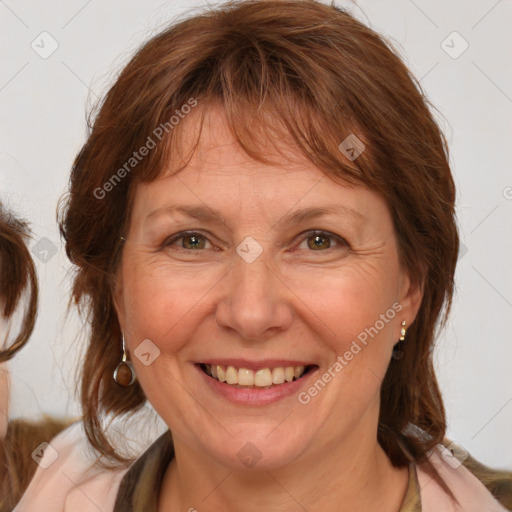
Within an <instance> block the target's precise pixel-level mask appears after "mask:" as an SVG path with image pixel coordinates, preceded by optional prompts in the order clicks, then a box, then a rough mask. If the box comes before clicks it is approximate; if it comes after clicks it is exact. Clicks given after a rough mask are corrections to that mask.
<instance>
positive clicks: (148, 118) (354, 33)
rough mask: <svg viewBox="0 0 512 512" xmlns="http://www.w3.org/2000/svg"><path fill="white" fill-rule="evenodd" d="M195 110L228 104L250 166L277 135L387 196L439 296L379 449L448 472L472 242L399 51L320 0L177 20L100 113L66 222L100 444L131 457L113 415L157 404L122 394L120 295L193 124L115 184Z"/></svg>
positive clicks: (389, 401) (397, 373) (394, 374)
mask: <svg viewBox="0 0 512 512" xmlns="http://www.w3.org/2000/svg"><path fill="white" fill-rule="evenodd" d="M192 101H197V107H196V108H197V109H201V112H202V114H201V115H202V119H204V113H205V111H206V109H207V108H209V107H211V106H214V105H215V106H221V108H222V110H223V111H224V112H225V115H226V118H227V120H228V123H229V126H230V128H231V130H232V131H233V134H234V136H235V137H236V140H237V141H238V142H239V143H240V145H241V147H242V148H243V149H244V150H245V151H246V153H247V154H248V155H249V156H250V157H252V158H254V159H256V160H258V161H261V162H268V161H269V160H268V158H267V156H266V155H265V154H264V153H265V150H264V148H265V147H266V146H265V142H267V143H268V142H269V141H272V140H278V141H283V140H285V141H287V142H288V144H289V145H296V146H297V147H298V148H299V149H300V151H301V154H302V155H304V156H305V157H306V158H308V159H309V160H310V161H311V162H312V163H313V164H314V165H316V166H318V167H319V168H320V169H321V170H322V171H323V172H324V173H326V174H327V175H329V176H331V177H333V178H335V179H337V180H338V181H339V182H342V183H345V184H347V183H349V184H354V185H362V186H365V187H368V188H370V189H372V190H374V191H377V192H378V193H380V194H381V195H382V197H383V198H384V199H385V200H386V202H387V205H388V207H389V209H390V212H391V215H392V219H393V222H394V227H395V233H396V237H397V242H398V248H399V257H400V262H401V265H402V266H403V268H405V269H406V270H407V271H408V273H409V276H410V278H411V280H412V281H413V282H415V283H419V284H421V286H422V288H423V300H422V303H421V307H420V310H419V312H418V315H417V317H416V319H415V321H414V323H413V324H412V325H410V326H409V329H408V331H407V336H408V341H407V344H406V346H404V347H403V357H401V358H400V359H395V358H392V359H391V362H390V364H389V367H388V370H387V373H386V375H385V378H384V380H383V383H382V388H381V409H380V417H379V427H378V442H379V443H380V445H381V446H382V448H383V449H384V451H385V452H386V453H387V455H388V456H389V458H390V460H391V461H392V463H393V465H395V466H399V467H400V466H405V465H407V464H408V463H409V460H408V459H407V457H406V455H404V452H403V450H402V449H401V448H400V446H401V444H405V446H406V447H407V449H408V451H409V452H410V455H411V456H412V457H413V458H414V460H415V461H417V462H426V463H427V467H429V468H430V471H431V472H432V474H433V475H434V477H435V478H436V479H437V478H438V477H437V472H436V471H435V469H434V467H433V466H432V465H431V464H430V463H429V462H428V459H427V458H426V454H427V452H428V451H429V450H430V449H432V448H433V447H434V446H435V445H437V444H440V443H442V441H443V438H444V436H445V431H446V416H445V409H444V406H443V401H442V397H441V393H440V390H439V386H438V383H437V379H436V375H435V372H434V366H433V360H432V353H433V346H434V342H435V339H436V336H437V333H438V329H439V328H441V327H442V326H443V325H444V323H445V322H446V317H447V315H448V313H449V310H450V306H451V300H452V294H453V290H454V272H455V267H456V262H457V255H458V249H459V238H458V232H457V226H456V219H455V209H454V203H455V186H454V181H453V178H452V175H451V172H450V167H449V161H448V160H449V159H448V150H447V145H446V141H445V138H444V136H443V134H442V133H441V131H440V129H439V127H438V125H437V123H436V122H435V120H434V119H433V116H432V113H431V111H430V104H429V102H428V100H427V99H426V98H425V95H424V93H423V92H422V90H421V87H420V85H419V83H418V81H417V80H415V78H414V77H412V76H411V74H410V72H409V70H408V69H407V67H406V66H405V65H404V63H403V62H402V60H401V59H400V57H398V56H397V54H396V53H395V51H394V50H393V49H392V47H391V46H390V44H389V43H388V42H386V40H385V39H383V38H382V37H381V36H380V35H378V34H377V33H375V32H374V31H373V30H371V29H369V28H368V27H366V26H365V25H363V24H362V23H360V22H359V21H357V20H356V19H355V18H354V17H353V16H351V15H350V14H348V13H347V12H345V11H344V10H343V9H341V8H339V7H336V6H335V5H334V4H333V5H325V4H322V3H319V2H317V1H314V0H304V1H289V0H276V1H273V0H271V1H257V0H255V1H253V0H249V1H232V2H228V3H226V4H223V5H221V6H220V7H219V6H216V7H215V8H207V9H205V10H204V11H203V12H201V13H199V14H195V15H194V16H193V17H191V18H189V19H184V20H181V21H178V22H176V23H174V24H173V25H171V26H169V27H168V28H166V29H165V30H164V31H163V32H161V33H159V34H158V35H156V36H154V37H153V38H152V39H151V40H149V41H148V42H147V43H146V44H144V45H143V46H142V47H141V48H140V49H139V50H138V51H137V53H136V54H135V56H134V57H133V58H132V59H131V61H130V62H129V63H128V65H127V66H126V67H125V68H124V69H123V71H122V72H121V73H120V75H119V77H118V78H117V80H116V82H115V83H114V85H113V86H112V87H111V89H110V90H109V91H108V93H107V95H106V97H105V98H104V99H103V101H102V102H101V105H99V110H98V111H97V112H95V113H94V116H93V114H91V116H90V118H89V127H90V133H89V136H88V139H87V141H86V143H85V145H84V146H83V148H82V149H81V151H80V152H79V154H78V155H77V157H76V159H75V162H74V165H73V169H72V173H71V178H70V185H69V187H70V188H69V194H68V195H67V196H66V197H63V198H62V202H61V205H60V211H59V215H58V216H59V225H60V230H61V235H62V236H63V238H64V239H65V242H66V252H67V255H68V257H69V258H70V260H71V262H72V263H74V264H75V265H76V267H77V271H76V276H75V279H74V286H73V291H72V298H71V300H72V301H74V302H75V304H76V305H77V306H78V307H79V308H80V310H82V311H83V310H85V311H86V312H87V313H88V318H89V319H90V323H91V333H90V339H89V343H88V349H87V354H86V357H85V361H84V364H83V369H82V376H81V378H82V381H81V402H82V407H83V413H84V423H85V430H86V433H87V436H88V438H89V440H90V442H91V443H92V445H93V446H94V447H95V448H97V449H98V450H99V451H100V452H101V453H102V454H104V455H105V456H106V457H107V458H108V459H115V460H117V461H118V462H126V461H125V459H123V458H122V457H121V456H120V455H119V453H117V452H116V450H115V448H114V447H113V446H112V445H111V443H110V442H109V440H108V438H107V435H106V433H105V432H104V430H102V426H101V425H102V418H103V417H104V416H105V415H114V416H115V415H122V414H125V413H128V412H132V411H135V410H137V409H138V408H140V407H141V406H142V405H143V404H144V402H145V396H144V393H143V390H142V389H141V387H140V385H139V384H138V383H137V382H136V383H135V384H134V385H133V386H131V387H130V388H126V389H123V391H122V392H120V388H119V386H118V384H116V383H115V382H114V380H113V379H112V374H113V371H114V369H115V368H116V366H117V364H118V363H119V360H120V356H121V331H120V326H119V323H118V319H117V316H116V311H115V308H114V304H113V290H114V286H115V276H116V269H117V268H118V265H119V263H120V259H121V257H122V240H121V237H122V236H123V234H124V233H125V230H126V229H127V226H128V225H129V222H130V211H131V202H132V199H133V194H134V189H135V187H136V186H137V183H139V182H150V181H153V180H155V179H156V178H157V177H159V175H161V174H162V172H163V170H164V169H165V168H166V165H167V164H168V159H169V156H171V157H172V158H173V160H174V159H176V160H177V157H176V155H177V154H179V147H180V144H179V136H180V130H181V127H180V125H179V124H178V125H176V126H175V127H173V129H171V130H166V131H168V133H166V134H165V138H164V139H163V140H162V142H161V143H158V144H157V145H156V147H155V148H154V149H152V150H151V151H149V153H148V154H147V156H146V157H145V158H144V159H141V160H140V161H139V162H138V164H137V165H136V166H134V167H133V168H132V169H131V170H130V172H128V173H124V174H125V175H124V176H123V177H122V179H117V180H116V183H115V184H114V186H111V187H110V189H111V190H109V192H108V194H106V193H105V192H104V189H103V187H104V184H105V183H107V182H109V180H111V179H112V177H113V176H114V175H115V173H116V172H117V170H118V169H120V168H121V167H122V166H123V164H125V163H126V162H127V160H128V159H129V158H130V157H131V156H132V153H133V151H134V150H136V149H138V148H139V147H141V146H143V145H144V144H146V142H147V139H148V136H150V135H151V134H152V133H153V131H154V130H155V128H157V127H158V126H160V125H162V124H165V123H168V121H169V119H170V118H171V116H172V115H174V114H175V111H176V110H177V109H179V108H180V107H181V106H182V105H185V104H187V103H188V102H192ZM190 104H192V103H190ZM350 134H355V135H356V136H357V137H358V138H359V139H361V140H362V141H363V142H364V144H365V146H366V150H365V151H364V152H363V153H362V154H361V155H360V156H359V157H358V158H357V159H355V160H354V161H349V160H348V159H347V157H346V155H344V154H343V153H342V152H341V151H340V149H339V145H340V143H341V142H342V141H343V140H344V139H345V138H346V137H347V136H348V135H350ZM199 136H200V130H199V131H198V140H199ZM195 147H197V143H196V146H194V149H195ZM276 149H277V148H276ZM185 165H186V162H185V163H184V165H183V166H182V167H180V168H183V167H184V166H185ZM178 170H179V169H178ZM440 483H441V485H443V487H445V489H446V486H445V485H444V483H443V482H440ZM448 492H450V491H449V490H448ZM450 494H451V493H450Z"/></svg>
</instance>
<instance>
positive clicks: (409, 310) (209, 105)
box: [17, 1, 506, 512]
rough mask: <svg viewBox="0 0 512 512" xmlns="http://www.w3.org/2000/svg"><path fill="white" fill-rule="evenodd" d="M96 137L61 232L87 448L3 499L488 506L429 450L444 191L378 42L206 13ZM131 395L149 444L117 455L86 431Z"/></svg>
mask: <svg viewBox="0 0 512 512" xmlns="http://www.w3.org/2000/svg"><path fill="white" fill-rule="evenodd" d="M91 128H92V129H91V133H90V136H89V138H88V140H87V142H86V144H85V145H84V147H83V148H82V150H81V151H80V153H79V155H78V156H77V158H76V160H75V163H74V167H73V171H72V175H71V182H70V191H69V197H68V198H67V201H66V203H65V208H64V209H63V210H62V212H61V217H60V225H61V232H62V235H63V236H64V238H65V241H66V250H67V254H68V256H69V258H70V259H71V261H72V262H73V263H74V264H75V265H76V266H77V271H78V272H77V275H76V278H75V281H74V288H73V297H74V300H75V302H76V303H77V304H78V305H79V306H81V307H82V308H83V309H84V311H85V312H87V313H88V314H89V318H90V322H91V335H90V340H89V347H88V352H87V355H86V358H85V361H84V366H83V379H82V406H83V409H84V421H83V426H84V430H85V433H86V435H87V438H88V440H89V442H90V443H91V445H92V446H93V447H94V448H95V449H96V451H97V454H98V456H99V457H101V460H99V461H98V462H97V463H95V464H93V463H92V462H91V461H90V460H88V459H86V457H85V456H84V455H83V447H80V448H77V447H76V446H75V442H76V441H77V440H79V439H80V434H79V433H77V432H76V431H73V433H71V434H70V433H69V432H67V433H65V435H63V436H60V437H58V438H56V439H55V440H54V441H52V443H51V444H52V450H51V452H50V453H49V455H48V457H52V458H53V461H52V463H51V464H43V466H46V467H45V468H44V469H41V468H40V469H38V471H37V473H36V476H35V477H34V480H33V481H32V483H31V486H30V487H29V489H28V491H27V493H26V495H25V496H24V498H23V499H22V500H21V502H20V504H19V506H18V508H17V510H19V511H25V510H32V509H34V510H35V509H36V507H37V510H46V509H47V510H68V509H69V510H71V509H73V510H75V509H77V510H97V509H98V508H99V509H100V510H104V511H109V510H115V511H129V510H145V511H156V510H159V511H160V510H189V511H191V510H200V511H201V510H219V509H221V510H230V511H231V510H233V511H235V510H240V509H242V508H243V509H244V510H260V509H262V508H263V509H267V510H273V511H280V510H286V511H289V510H310V511H314V510H333V511H334V510H336V511H339V510H375V509H378V510H381V511H389V512H391V511H393V512H396V511H400V512H406V511H413V510H414V511H417V510H421V511H423V512H430V511H438V510H443V511H444V510H465V511H466V510H475V511H477V510H478V511H481V510H489V511H500V510H505V508H504V507H503V505H501V504H500V502H499V501H498V499H496V498H499V499H501V500H502V501H504V500H505V499H506V498H504V493H501V495H499V496H498V494H499V493H498V492H496V491H495V489H496V485H495V484H493V485H494V487H493V485H491V484H489V485H488V488H486V487H485V486H484V485H483V483H482V482H480V481H479V480H478V479H477V478H476V477H475V476H474V475H473V474H472V473H471V471H469V470H468V469H466V468H465V467H464V465H461V463H462V462H465V463H466V464H467V465H468V464H469V461H470V458H467V457H466V454H465V453H464V452H461V450H457V449H454V447H453V446H450V448H452V450H453V451H454V453H455V454H454V455H452V453H451V450H447V449H445V448H444V447H443V441H445V444H446V445H450V444H451V443H450V442H449V441H447V440H445V439H444V436H445V431H446V419H445V412H444V407H443V402H442V398H441V394H440V391H439V388H438V385H437V382H436V378H435V374H434V369H433V365H432V347H433V344H434V337H435V336H434V335H435V328H436V325H437V323H438V322H439V323H441V324H442V323H443V322H444V320H445V319H446V315H447V314H448V311H449V308H450V303H451V297H452V292H453V276H454V271H455V265H456V260H457V254H458V247H459V242H458V234H457V228H456V223H455V217H454V199H455V188H454V183H453V179H452V176H451V173H450V169H449V165H448V156H447V149H446V144H445V140H444V138H443V136H442V134H441V133H440V130H439V128H438V126H437V125H436V123H435V122H434V120H433V119H432V116H431V114H430V112H429V109H428V104H427V101H426V100H425V98H424V96H423V95H422V93H421V90H420V88H419V85H418V84H417V83H416V82H415V81H414V80H413V79H412V78H411V77H410V74H409V72H408V70H407V68H406V67H405V66H404V64H403V63H402V62H401V60H400V59H399V58H398V57H397V56H396V55H395V54H394V53H393V52H392V51H391V50H390V48H389V47H388V45H387V44H386V43H385V42H384V41H383V40H382V38H381V37H379V36H378V35H377V34H375V33H374V32H373V31H371V30H370V29H368V28H367V27H365V26H363V25H362V24H361V23H359V22H357V21H356V20H355V19H354V18H352V17H351V16H350V15H348V14H347V13H346V12H344V11H342V10H340V9H338V8H335V7H332V6H326V5H323V4H321V3H318V2H315V1H305V2H296V1H248V2H232V3H229V4H225V5H224V6H221V7H218V8H216V9H213V10H210V11H205V12H204V13H203V14H199V15H196V16H194V17H192V18H190V19H188V20H185V21H182V22H180V23H178V24H176V25H173V26H171V27H169V28H168V29H167V30H165V31H164V32H162V33H161V34H158V35H157V36H156V37H154V38H153V39H152V40H150V41H149V42H148V43H146V44H145V45H144V46H143V47H142V48H141V49H140V50H139V51H138V53H137V54H136V55H135V56H134V58H133V59H132V60H131V62H130V63H129V64H128V65H127V66H126V68H125V69H124V70H123V72H122V73H121V75H120V76H119V78H118V79H117V81H116V83H115V84H114V86H113V87H112V88H111V90H110V91H109V93H108V94H107V96H106V98H105V100H104V102H103V103H102V106H101V109H100V110H99V112H98V114H97V116H96V118H95V119H94V122H93V123H92V126H91ZM443 308H444V309H443ZM146 400H148V401H149V402H150V404H151V405H152V406H153V407H154V408H155V410H156V411H157V412H158V414H159V415H160V417H161V418H162V419H163V420H164V421H165V423H166V424H167V426H168V427H169V431H168V432H167V433H166V434H164V435H163V436H162V437H160V438H159V439H158V440H157V441H156V442H155V444H154V445H153V446H152V447H150V448H149V449H148V450H147V451H146V452H145V453H144V454H143V455H142V457H140V458H139V459H138V460H137V461H136V462H134V463H131V462H132V461H126V460H123V458H122V457H121V456H120V454H119V453H118V452H117V450H116V448H115V447H114V446H113V443H112V440H111V439H110V437H109V436H108V435H107V434H106V432H105V428H104V426H105V423H106V422H107V421H109V420H111V419H112V418H113V417H116V416H122V415H130V414H132V413H133V412H134V411H136V410H137V409H139V408H140V407H141V406H142V405H143V404H144V403H145V401H146ZM55 454H58V458H55ZM45 457H46V454H45ZM45 460H46V462H47V463H49V462H50V459H49V458H47V459H45ZM115 461H117V462H118V463H119V465H118V466H117V467H115V468H113V467H106V466H107V465H108V464H110V466H112V464H113V462H115ZM102 464H103V465H102ZM473 469H474V468H473ZM474 471H475V472H476V470H474ZM70 473H72V477H71V476H69V475H70ZM63 475H64V476H63ZM505 477H506V475H505ZM494 481H496V478H495V480H494ZM505 481H506V479H505ZM493 492H494V494H495V495H496V496H495V497H494V496H493V494H492V493H493Z"/></svg>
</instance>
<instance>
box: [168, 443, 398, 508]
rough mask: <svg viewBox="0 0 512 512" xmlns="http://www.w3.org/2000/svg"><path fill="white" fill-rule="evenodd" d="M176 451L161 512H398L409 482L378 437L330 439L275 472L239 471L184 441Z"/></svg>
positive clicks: (176, 444) (169, 470) (178, 444)
mask: <svg viewBox="0 0 512 512" xmlns="http://www.w3.org/2000/svg"><path fill="white" fill-rule="evenodd" d="M357 437H359V439H358V442H354V441H355V439H354V438H357ZM333 446H339V448H333ZM175 454H176V457H175V458H174V459H173V460H172V462H171V463H170V465H169V467H168V469H167V472H166V474H165V477H164V481H163V485H162V490H161V494H160V500H159V510H161V511H164V510H187V511H191V512H193V511H194V510H195V509H197V510H200V511H209V510H211V511H214V510H215V511H216V510H225V511H229V512H231V511H233V512H235V511H239V510H241V509H243V510H244V512H256V511H260V510H262V509H264V510H268V509H270V510H272V511H275V512H281V511H287V512H289V511H290V510H297V511H299V510H308V512H314V511H322V512H330V511H332V512H345V511H347V512H348V511H350V512H356V511H361V512H362V511H367V510H373V509H375V506H376V504H378V508H379V510H380V511H382V512H397V511H398V510H399V509H400V505H401V503H402V500H403V497H404V495H405V492H406V487H407V480H408V469H407V468H394V467H393V466H392V464H391V461H390V460H389V459H388V457H387V456H386V454H385V453H384V451H383V450H382V448H381V447H380V445H379V444H378V443H377V439H376V435H375V436H374V441H372V438H370V439H369V438H367V437H365V436H358V435H357V433H355V434H353V435H352V436H350V439H347V440H346V442H343V443H336V444H333V443H325V444H324V446H323V447H321V449H320V450H318V449H315V450H314V451H313V450H311V451H310V452H309V453H305V454H303V455H302V456H301V457H300V459H298V460H297V461H296V462H294V463H293V464H291V465H289V466H287V467H282V468H279V469H278V470H271V471H267V470H262V471H257V470H256V467H254V468H253V469H252V470H250V471H245V472H239V471H237V470H233V469H232V468H229V467H226V466H222V465H220V464H218V462H217V461H214V460H211V461H209V460H208V461H206V460H205V456H204V454H202V455H201V454H198V453H197V452H196V451H194V450H191V449H190V448H189V447H188V446H186V445H185V444H182V443H181V442H180V441H179V440H178V439H175ZM199 456H200V458H198V457H199ZM305 468H311V469H309V470H306V469H305Z"/></svg>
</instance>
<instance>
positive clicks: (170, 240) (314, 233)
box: [161, 229, 349, 253]
mask: <svg viewBox="0 0 512 512" xmlns="http://www.w3.org/2000/svg"><path fill="white" fill-rule="evenodd" d="M186 236H199V237H203V238H205V239H206V240H208V237H207V236H206V235H203V234H202V233H199V232H198V231H181V232H180V233H176V234H175V235H172V236H170V237H169V238H167V239H166V240H165V241H164V243H163V244H162V247H161V248H162V249H165V248H166V247H169V246H171V245H172V244H173V243H175V242H177V241H178V240H181V239H183V238H185V237H186ZM298 236H300V237H301V241H303V240H307V239H308V238H311V237H312V236H324V237H325V238H330V239H333V240H335V241H336V242H337V243H338V244H340V245H341V246H342V247H343V246H344V247H349V244H348V242H347V241H346V240H345V239H344V238H342V237H340V236H338V235H335V234H334V233H331V232H329V231H323V230H319V229H315V230H311V231H306V232H305V233H301V234H300V235H298ZM208 241H209V240H208ZM209 242H210V241H209ZM210 243H211V242H210ZM178 249H179V250H180V251H183V252H188V253H193V252H201V251H203V250H206V249H185V248H183V247H179V248H178ZM330 249H336V247H328V248H327V249H324V250H322V249H319V250H318V252H326V251H329V250H330ZM311 252H317V251H313V250H311Z"/></svg>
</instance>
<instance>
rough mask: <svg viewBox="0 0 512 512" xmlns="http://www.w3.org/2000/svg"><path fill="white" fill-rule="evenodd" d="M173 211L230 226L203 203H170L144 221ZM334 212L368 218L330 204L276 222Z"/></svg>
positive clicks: (279, 223) (359, 213) (299, 219)
mask: <svg viewBox="0 0 512 512" xmlns="http://www.w3.org/2000/svg"><path fill="white" fill-rule="evenodd" d="M173 212H178V213H182V214H183V215H186V216H188V217H191V218H193V219H196V220H199V221H202V222H210V223H212V224H224V225H225V226H230V223H229V221H228V220H227V219H226V218H224V216H223V215H222V213H221V212H219V211H218V210H215V209H214V208H209V207H207V206H203V205H169V206H164V207H161V208H157V209H155V210H152V211H151V212H150V213H148V215H147V216H146V218H145V220H144V222H147V221H148V220H149V219H150V218H151V217H154V216H156V215H161V214H164V213H167V214H171V213H173ZM332 214H343V215H348V216H350V217H353V218H354V219H356V220H358V221H359V222H360V221H364V220H366V217H365V216H364V215H363V214H362V213H361V212H359V211H357V210H354V209H352V208H348V207H346V206H343V205H329V206H323V207H309V208H303V209H301V210H297V211H294V212H291V213H288V214H286V215H285V216H283V217H282V218H281V219H279V220H278V221H277V222H276V223H275V224H277V225H281V224H284V225H292V224H300V223H301V222H304V221H306V220H311V219H316V218H318V217H323V216H324V215H332ZM275 224H274V225H275Z"/></svg>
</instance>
